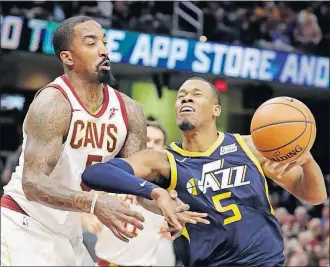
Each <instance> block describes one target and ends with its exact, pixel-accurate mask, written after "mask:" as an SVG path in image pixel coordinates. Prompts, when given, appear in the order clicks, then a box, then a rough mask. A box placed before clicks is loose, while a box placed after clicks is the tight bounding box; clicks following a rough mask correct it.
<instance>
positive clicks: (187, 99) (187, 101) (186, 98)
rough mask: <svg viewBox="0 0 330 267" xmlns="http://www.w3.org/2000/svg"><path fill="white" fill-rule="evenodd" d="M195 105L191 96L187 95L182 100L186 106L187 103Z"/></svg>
mask: <svg viewBox="0 0 330 267" xmlns="http://www.w3.org/2000/svg"><path fill="white" fill-rule="evenodd" d="M189 102H191V103H193V102H194V100H193V99H192V97H191V96H190V95H186V96H185V97H184V98H182V100H181V104H186V103H189Z"/></svg>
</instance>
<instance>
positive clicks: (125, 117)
mask: <svg viewBox="0 0 330 267" xmlns="http://www.w3.org/2000/svg"><path fill="white" fill-rule="evenodd" d="M113 90H114V91H115V93H116V96H117V98H118V101H119V104H120V111H121V114H122V116H123V119H124V122H125V125H126V129H127V133H128V127H129V124H128V117H127V110H126V106H125V102H124V99H123V97H122V96H121V94H120V92H119V91H118V90H116V89H113Z"/></svg>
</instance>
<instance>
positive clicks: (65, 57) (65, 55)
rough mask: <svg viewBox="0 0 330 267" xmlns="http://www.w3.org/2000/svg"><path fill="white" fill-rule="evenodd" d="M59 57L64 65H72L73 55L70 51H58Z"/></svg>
mask: <svg viewBox="0 0 330 267" xmlns="http://www.w3.org/2000/svg"><path fill="white" fill-rule="evenodd" d="M60 58H61V60H62V62H63V63H64V65H66V66H73V57H72V54H71V52H70V51H62V52H61V53H60Z"/></svg>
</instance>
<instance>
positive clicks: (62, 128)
mask: <svg viewBox="0 0 330 267" xmlns="http://www.w3.org/2000/svg"><path fill="white" fill-rule="evenodd" d="M70 118H71V110H70V105H69V103H68V102H67V100H66V99H65V98H64V96H63V95H62V94H61V92H60V91H58V90H56V89H53V88H47V89H44V90H43V91H42V92H41V93H40V94H39V96H38V97H37V98H36V99H35V100H34V101H33V102H32V104H31V106H30V108H29V111H28V113H27V118H26V121H25V125H24V130H25V132H26V134H27V142H26V147H25V153H24V160H25V162H24V170H23V179H22V185H23V190H24V193H25V196H26V198H27V199H28V200H31V201H35V202H38V203H41V204H44V205H47V206H50V207H52V208H56V209H61V210H70V211H84V212H89V209H90V205H91V201H92V197H93V196H92V195H91V194H88V193H85V192H77V191H74V190H71V189H69V188H68V187H66V186H64V185H62V184H61V183H60V182H59V181H58V180H57V177H54V176H51V173H52V171H53V169H54V168H55V166H56V164H57V162H58V160H59V157H60V154H61V146H62V142H63V136H64V134H65V132H66V131H67V129H68V127H69V123H70Z"/></svg>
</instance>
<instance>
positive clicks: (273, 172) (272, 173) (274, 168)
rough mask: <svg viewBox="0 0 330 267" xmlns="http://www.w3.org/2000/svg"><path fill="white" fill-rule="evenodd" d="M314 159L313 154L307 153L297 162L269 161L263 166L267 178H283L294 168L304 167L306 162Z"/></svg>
mask: <svg viewBox="0 0 330 267" xmlns="http://www.w3.org/2000/svg"><path fill="white" fill-rule="evenodd" d="M312 159H313V156H312V154H311V153H310V151H308V152H305V153H304V154H302V155H301V156H300V157H299V158H298V159H297V160H295V161H293V162H290V163H279V162H274V161H270V160H268V161H267V162H266V163H265V164H264V165H263V171H264V173H265V175H266V176H269V177H278V178H281V177H282V176H283V175H284V174H285V173H288V172H289V171H290V170H291V169H292V168H294V167H297V166H302V165H304V164H305V163H306V162H308V161H310V160H312Z"/></svg>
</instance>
